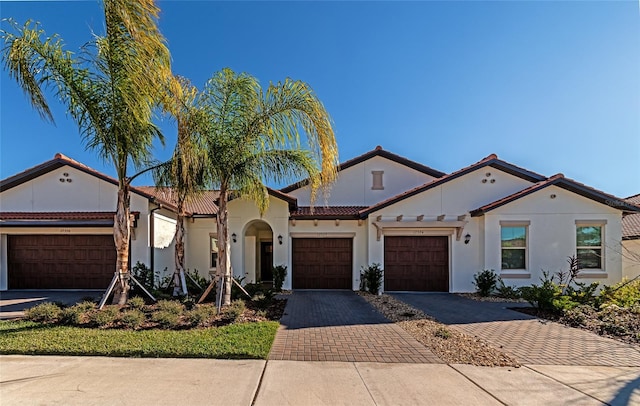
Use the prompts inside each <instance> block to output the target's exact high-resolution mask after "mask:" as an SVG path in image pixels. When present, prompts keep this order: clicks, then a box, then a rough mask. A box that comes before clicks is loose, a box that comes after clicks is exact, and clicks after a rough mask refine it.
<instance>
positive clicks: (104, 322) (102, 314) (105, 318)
mask: <svg viewBox="0 0 640 406" xmlns="http://www.w3.org/2000/svg"><path fill="white" fill-rule="evenodd" d="M119 318H120V308H119V307H118V306H105V307H103V308H102V310H96V311H95V312H93V313H92V314H91V323H93V324H94V325H96V326H98V327H111V326H113V325H114V324H116V322H117V321H118V319H119Z"/></svg>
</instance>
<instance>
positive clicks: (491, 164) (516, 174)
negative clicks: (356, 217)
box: [360, 154, 546, 218]
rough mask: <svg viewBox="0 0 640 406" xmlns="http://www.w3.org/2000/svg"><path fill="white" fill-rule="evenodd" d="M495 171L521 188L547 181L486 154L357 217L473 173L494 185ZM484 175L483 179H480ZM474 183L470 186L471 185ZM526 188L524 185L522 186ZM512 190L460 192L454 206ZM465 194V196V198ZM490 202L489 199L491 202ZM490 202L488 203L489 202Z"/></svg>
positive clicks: (449, 183)
mask: <svg viewBox="0 0 640 406" xmlns="http://www.w3.org/2000/svg"><path fill="white" fill-rule="evenodd" d="M495 170H497V171H498V172H499V173H502V174H504V175H505V176H506V175H510V176H511V177H512V178H514V179H516V178H517V179H520V180H521V181H524V182H520V184H521V185H522V187H521V188H520V189H522V188H524V187H526V186H529V185H530V184H531V183H532V182H537V181H541V180H544V179H546V178H545V177H544V176H542V175H539V174H537V173H534V172H531V171H528V170H526V169H523V168H520V167H518V166H515V165H513V164H510V163H508V162H505V161H502V160H500V159H498V157H497V156H496V155H495V154H492V155H489V156H488V157H486V158H484V159H482V160H480V161H478V162H476V163H475V164H473V165H470V166H468V167H466V168H462V169H460V170H458V171H456V172H453V173H451V174H449V175H445V176H442V177H440V178H437V179H434V180H432V181H431V182H428V183H425V184H423V185H420V186H418V187H415V188H413V189H410V190H407V191H405V192H403V193H400V194H398V195H396V196H393V197H391V198H389V199H387V200H384V201H382V202H380V203H377V204H375V205H372V206H370V207H369V208H367V209H366V210H363V211H362V212H361V213H360V216H361V217H362V218H365V217H367V216H368V215H369V214H371V213H373V212H375V211H378V210H381V209H383V208H385V207H388V206H391V205H395V204H396V203H399V202H401V201H403V200H405V199H409V198H411V197H413V196H416V195H419V194H422V193H424V192H426V191H429V190H432V189H436V188H440V187H441V186H443V185H451V184H459V182H458V180H459V179H461V178H466V179H470V178H469V177H468V175H470V174H473V176H474V177H475V178H478V181H479V182H480V183H482V184H489V185H493V184H495V183H496V179H492V178H491V176H492V174H493V173H495V172H493V171H495ZM483 174H484V177H483ZM471 184H473V183H471ZM498 185H500V182H499V183H498ZM525 185H526V186H525ZM510 188H511V189H513V191H512V192H510V193H515V192H516V191H517V190H520V189H515V188H513V187H507V188H505V189H504V190H502V188H501V187H499V186H498V187H496V188H494V189H498V190H494V191H491V192H489V193H486V192H487V190H490V189H487V190H484V191H483V193H482V194H480V195H476V194H475V193H474V192H473V191H472V190H466V191H464V192H463V193H462V196H460V198H461V199H462V200H460V199H458V200H454V201H453V203H454V204H458V203H459V202H461V201H462V202H464V206H465V207H466V206H467V203H468V202H480V201H485V200H486V195H487V194H489V195H493V196H494V200H495V199H499V198H501V197H502V196H506V195H508V193H507V194H506V195H505V194H503V193H506V191H507V190H509V189H510ZM465 195H466V196H465ZM490 201H492V200H490ZM490 201H489V202H490ZM440 206H441V207H443V208H444V207H449V206H445V205H444V204H442V203H441V205H440ZM467 210H472V208H467Z"/></svg>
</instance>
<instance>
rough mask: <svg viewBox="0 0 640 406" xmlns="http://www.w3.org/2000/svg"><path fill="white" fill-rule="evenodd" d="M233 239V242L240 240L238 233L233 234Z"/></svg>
mask: <svg viewBox="0 0 640 406" xmlns="http://www.w3.org/2000/svg"><path fill="white" fill-rule="evenodd" d="M231 239H232V240H233V242H236V241H238V236H237V235H236V233H233V234H231Z"/></svg>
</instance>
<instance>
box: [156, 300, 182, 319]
mask: <svg viewBox="0 0 640 406" xmlns="http://www.w3.org/2000/svg"><path fill="white" fill-rule="evenodd" d="M156 309H157V310H158V311H159V312H167V313H172V314H176V315H178V316H179V315H180V314H182V312H183V311H184V305H183V304H182V303H180V302H178V301H176V300H159V301H158V303H156Z"/></svg>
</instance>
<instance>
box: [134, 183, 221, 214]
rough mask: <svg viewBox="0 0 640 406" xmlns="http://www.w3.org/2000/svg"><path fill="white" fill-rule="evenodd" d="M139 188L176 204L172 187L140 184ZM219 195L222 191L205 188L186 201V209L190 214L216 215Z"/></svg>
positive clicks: (159, 198) (163, 200)
mask: <svg viewBox="0 0 640 406" xmlns="http://www.w3.org/2000/svg"><path fill="white" fill-rule="evenodd" d="M137 188H138V189H140V190H142V191H144V192H145V193H148V194H150V195H152V196H154V197H155V198H156V199H158V200H160V201H162V202H168V203H170V204H171V205H173V206H175V205H176V196H175V194H174V193H173V190H172V189H171V188H167V187H156V186H138V187H137ZM219 196H220V193H218V191H217V190H205V191H204V192H202V193H201V194H199V195H198V196H195V197H194V198H192V199H190V200H188V201H187V202H186V204H185V206H186V207H185V211H186V212H187V213H188V214H189V215H215V214H217V213H218V206H217V205H216V204H215V201H216V200H218V197H219Z"/></svg>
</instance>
